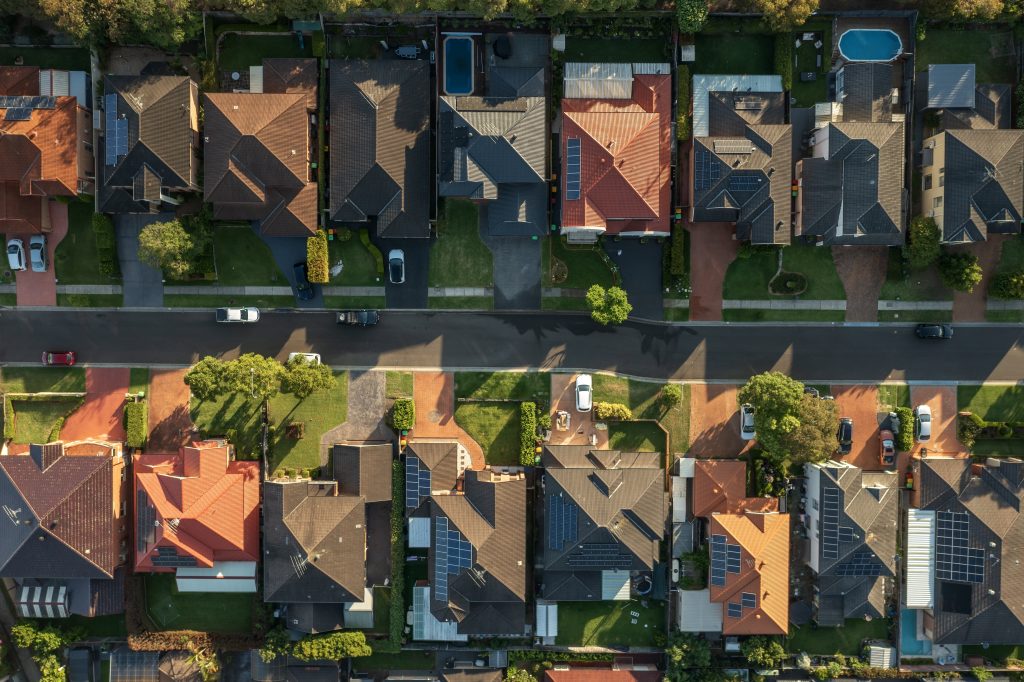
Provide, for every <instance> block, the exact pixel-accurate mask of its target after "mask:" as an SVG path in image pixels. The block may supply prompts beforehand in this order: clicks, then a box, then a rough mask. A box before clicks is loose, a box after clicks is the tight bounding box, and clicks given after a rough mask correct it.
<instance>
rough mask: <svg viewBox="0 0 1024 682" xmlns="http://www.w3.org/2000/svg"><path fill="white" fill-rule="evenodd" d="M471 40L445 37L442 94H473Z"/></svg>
mask: <svg viewBox="0 0 1024 682" xmlns="http://www.w3.org/2000/svg"><path fill="white" fill-rule="evenodd" d="M473 52H474V46H473V39H472V38H471V37H469V36H446V37H445V39H444V92H445V94H446V95H471V94H473V85H474V80H475V79H474V76H473Z"/></svg>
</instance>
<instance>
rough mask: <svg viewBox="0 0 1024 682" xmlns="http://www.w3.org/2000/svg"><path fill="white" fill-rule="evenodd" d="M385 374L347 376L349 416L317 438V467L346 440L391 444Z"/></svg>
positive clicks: (372, 373) (392, 433) (393, 437)
mask: <svg viewBox="0 0 1024 682" xmlns="http://www.w3.org/2000/svg"><path fill="white" fill-rule="evenodd" d="M385 378H386V373H385V372H377V371H370V372H357V371H352V372H350V373H349V379H348V417H347V418H346V420H345V423H344V424H339V425H338V426H335V427H334V428H333V429H331V430H330V431H327V432H326V433H324V434H323V435H322V436H321V437H320V465H321V466H324V465H326V464H327V461H328V454H329V451H330V448H331V446H332V445H334V444H335V443H342V442H345V441H356V442H363V441H377V442H380V441H393V440H394V439H395V432H394V431H393V430H392V429H391V427H389V426H388V425H387V423H386V422H385V418H386V415H387V411H388V402H389V401H388V399H387V398H386V397H385Z"/></svg>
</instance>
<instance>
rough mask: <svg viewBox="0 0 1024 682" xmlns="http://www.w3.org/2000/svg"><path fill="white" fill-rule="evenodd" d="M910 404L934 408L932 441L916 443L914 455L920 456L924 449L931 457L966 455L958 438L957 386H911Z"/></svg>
mask: <svg viewBox="0 0 1024 682" xmlns="http://www.w3.org/2000/svg"><path fill="white" fill-rule="evenodd" d="M910 403H911V405H912V406H913V407H916V406H918V405H922V404H924V405H928V406H929V407H930V408H932V437H931V440H930V441H929V442H927V443H916V442H915V443H914V450H913V454H915V455H918V454H920V453H921V450H922V449H927V450H928V454H930V455H939V454H942V455H947V456H957V455H962V454H964V453H963V446H961V445H960V441H959V440H957V437H956V414H957V407H956V386H911V387H910Z"/></svg>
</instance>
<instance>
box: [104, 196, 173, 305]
mask: <svg viewBox="0 0 1024 682" xmlns="http://www.w3.org/2000/svg"><path fill="white" fill-rule="evenodd" d="M168 220H174V214H173V213H157V214H141V213H140V214H130V215H127V214H126V215H118V216H114V231H115V233H116V235H117V260H118V262H119V263H120V265H121V285H122V287H123V292H124V302H123V303H122V305H123V306H124V307H126V308H159V307H161V306H163V304H164V283H163V274H162V273H161V272H160V270H159V269H157V268H154V267H150V266H149V265H146V264H145V263H143V262H141V261H139V233H140V232H141V231H142V228H143V227H145V226H146V225H149V224H151V223H158V222H166V221H168Z"/></svg>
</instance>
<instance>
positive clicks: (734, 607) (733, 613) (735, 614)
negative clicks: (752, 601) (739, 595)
mask: <svg viewBox="0 0 1024 682" xmlns="http://www.w3.org/2000/svg"><path fill="white" fill-rule="evenodd" d="M742 615H743V607H742V606H740V605H739V604H737V603H736V602H729V617H730V618H739V617H740V616H742Z"/></svg>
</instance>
